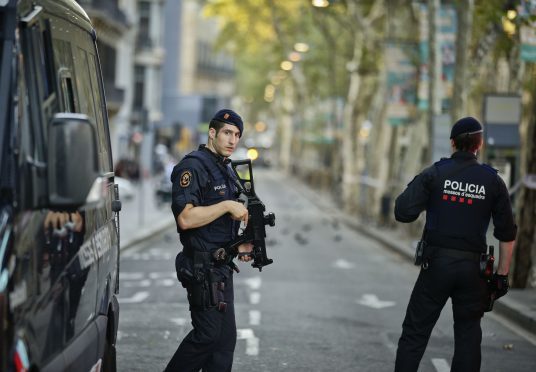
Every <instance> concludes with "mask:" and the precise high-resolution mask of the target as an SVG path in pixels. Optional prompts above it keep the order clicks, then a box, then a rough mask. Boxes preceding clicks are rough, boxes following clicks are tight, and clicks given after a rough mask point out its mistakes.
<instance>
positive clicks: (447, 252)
mask: <svg viewBox="0 0 536 372" xmlns="http://www.w3.org/2000/svg"><path fill="white" fill-rule="evenodd" d="M434 250H435V254H437V255H438V256H447V257H453V258H463V259H466V260H471V261H477V262H478V261H480V253H477V252H470V251H461V250H459V249H451V248H444V247H434Z"/></svg>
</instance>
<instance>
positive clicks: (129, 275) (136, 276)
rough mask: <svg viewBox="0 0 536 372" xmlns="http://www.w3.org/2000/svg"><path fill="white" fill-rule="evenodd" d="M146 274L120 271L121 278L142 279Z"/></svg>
mask: <svg viewBox="0 0 536 372" xmlns="http://www.w3.org/2000/svg"><path fill="white" fill-rule="evenodd" d="M144 276H145V274H144V273H123V272H120V273H119V279H120V280H141V279H143V277H144Z"/></svg>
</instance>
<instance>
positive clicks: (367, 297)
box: [357, 293, 396, 309]
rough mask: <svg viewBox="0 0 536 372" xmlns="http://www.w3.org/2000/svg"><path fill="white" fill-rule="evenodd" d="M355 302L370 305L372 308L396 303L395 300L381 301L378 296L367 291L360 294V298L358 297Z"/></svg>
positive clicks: (380, 307)
mask: <svg viewBox="0 0 536 372" xmlns="http://www.w3.org/2000/svg"><path fill="white" fill-rule="evenodd" d="M357 303H358V304H360V305H363V306H368V307H371V308H373V309H383V308H385V307H391V306H395V305H396V302H394V301H381V300H380V299H379V298H378V296H376V295H374V294H369V293H366V294H364V295H363V296H361V299H359V300H358V301H357Z"/></svg>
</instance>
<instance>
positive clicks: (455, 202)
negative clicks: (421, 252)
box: [426, 156, 498, 252]
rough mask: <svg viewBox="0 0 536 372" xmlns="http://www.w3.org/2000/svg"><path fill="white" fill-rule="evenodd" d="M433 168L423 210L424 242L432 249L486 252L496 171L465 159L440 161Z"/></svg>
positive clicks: (472, 160) (494, 192) (467, 158)
mask: <svg viewBox="0 0 536 372" xmlns="http://www.w3.org/2000/svg"><path fill="white" fill-rule="evenodd" d="M468 162H471V163H468ZM434 166H435V168H436V170H437V177H435V178H434V181H433V185H432V188H431V193H430V198H429V202H428V207H427V209H426V241H427V242H428V244H430V245H432V246H439V247H444V248H450V249H460V250H465V251H473V252H485V251H486V232H487V229H488V225H489V221H490V217H491V213H492V206H493V204H494V200H495V198H496V197H497V194H498V187H497V171H496V170H495V169H493V168H491V167H489V166H487V165H484V164H478V163H477V162H476V161H475V160H474V158H469V157H465V156H464V157H457V158H449V159H442V160H441V161H439V162H437V163H435V164H434Z"/></svg>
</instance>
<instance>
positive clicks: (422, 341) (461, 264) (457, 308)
mask: <svg viewBox="0 0 536 372" xmlns="http://www.w3.org/2000/svg"><path fill="white" fill-rule="evenodd" d="M486 296H487V289H486V283H485V281H484V280H482V279H481V278H480V276H479V264H478V262H476V261H472V260H467V259H460V258H453V257H448V256H435V257H433V258H432V259H431V262H430V266H429V268H428V269H427V270H422V269H421V272H420V274H419V277H418V278H417V282H416V283H415V287H414V288H413V292H412V294H411V298H410V300H409V304H408V308H407V312H406V317H405V319H404V323H403V324H402V336H400V339H399V341H398V349H397V352H396V362H395V371H396V372H409V371H417V369H418V368H419V363H420V361H421V359H422V356H423V354H424V350H425V349H426V345H427V344H428V340H429V338H430V334H431V333H432V329H433V328H434V326H435V324H436V322H437V319H438V318H439V315H440V313H441V310H442V309H443V307H444V306H445V303H446V302H447V300H448V298H449V297H450V298H451V299H452V312H453V315H454V356H453V358H452V364H451V371H463V372H469V371H479V370H480V361H481V355H480V353H481V352H480V344H481V341H482V329H481V328H480V320H481V318H482V316H483V314H484V304H485V301H486Z"/></svg>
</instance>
